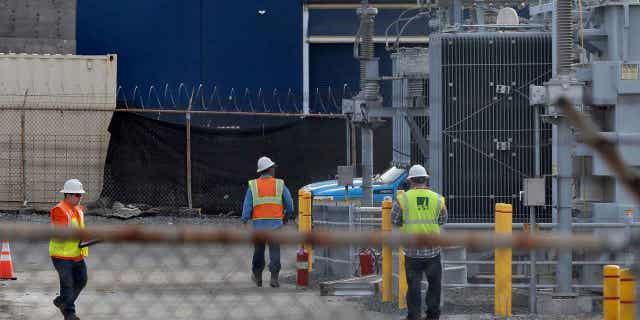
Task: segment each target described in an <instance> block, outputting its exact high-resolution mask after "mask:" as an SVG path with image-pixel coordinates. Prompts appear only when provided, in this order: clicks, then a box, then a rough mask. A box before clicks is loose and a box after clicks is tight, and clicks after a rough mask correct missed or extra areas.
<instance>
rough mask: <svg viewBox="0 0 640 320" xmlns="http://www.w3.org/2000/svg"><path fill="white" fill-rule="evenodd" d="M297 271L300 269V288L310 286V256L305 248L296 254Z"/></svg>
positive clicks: (298, 282)
mask: <svg viewBox="0 0 640 320" xmlns="http://www.w3.org/2000/svg"><path fill="white" fill-rule="evenodd" d="M296 269H298V280H297V284H298V286H300V287H308V286H309V254H308V253H307V251H305V250H304V248H300V249H298V252H297V253H296Z"/></svg>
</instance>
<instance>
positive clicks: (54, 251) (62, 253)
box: [49, 202, 89, 259]
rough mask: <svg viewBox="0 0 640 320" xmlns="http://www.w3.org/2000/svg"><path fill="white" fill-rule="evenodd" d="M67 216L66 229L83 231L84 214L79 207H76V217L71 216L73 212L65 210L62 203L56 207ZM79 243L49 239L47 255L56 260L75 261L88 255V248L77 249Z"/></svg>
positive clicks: (76, 241) (65, 207)
mask: <svg viewBox="0 0 640 320" xmlns="http://www.w3.org/2000/svg"><path fill="white" fill-rule="evenodd" d="M56 207H58V208H60V209H62V211H63V212H64V213H65V214H66V215H67V227H69V228H77V229H84V212H83V211H82V209H81V208H80V207H79V206H76V210H77V211H78V217H77V218H76V217H75V216H74V215H73V211H71V209H69V208H67V206H66V205H64V204H63V203H62V202H60V203H58V205H57V206H56ZM79 244H80V241H78V240H64V239H56V238H54V239H51V241H49V255H51V256H52V257H58V258H69V259H76V258H82V257H86V256H88V255H89V248H82V249H80V248H78V245H79Z"/></svg>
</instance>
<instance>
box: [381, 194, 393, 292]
mask: <svg viewBox="0 0 640 320" xmlns="http://www.w3.org/2000/svg"><path fill="white" fill-rule="evenodd" d="M392 205H393V203H392V202H391V198H389V197H386V198H385V199H384V201H383V202H382V231H383V232H391V207H392ZM392 272H393V254H392V252H391V247H390V246H389V245H388V244H386V243H385V244H383V245H382V302H390V301H391V300H392V299H393V285H392V284H391V281H393V280H392V279H393V274H392Z"/></svg>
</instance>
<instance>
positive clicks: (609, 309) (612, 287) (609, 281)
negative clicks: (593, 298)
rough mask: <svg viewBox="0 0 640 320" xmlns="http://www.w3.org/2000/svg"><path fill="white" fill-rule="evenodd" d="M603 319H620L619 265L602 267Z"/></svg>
mask: <svg viewBox="0 0 640 320" xmlns="http://www.w3.org/2000/svg"><path fill="white" fill-rule="evenodd" d="M602 277H603V278H604V279H603V288H602V296H603V299H604V301H603V302H602V307H603V309H604V320H618V319H620V267H619V266H615V265H606V266H604V267H603V268H602Z"/></svg>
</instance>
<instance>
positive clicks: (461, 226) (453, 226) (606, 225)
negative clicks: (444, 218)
mask: <svg viewBox="0 0 640 320" xmlns="http://www.w3.org/2000/svg"><path fill="white" fill-rule="evenodd" d="M524 225H525V224H524V223H514V224H513V229H523V228H524ZM536 225H537V227H538V228H540V229H554V228H555V227H556V226H557V224H555V223H538V224H536ZM442 227H443V228H444V229H448V230H490V229H493V228H494V224H493V223H447V224H445V225H443V226H442ZM572 227H573V228H574V229H600V228H601V229H621V228H626V227H627V224H626V223H616V222H595V223H594V222H585V223H582V222H580V223H573V224H572ZM631 227H633V228H638V227H640V223H633V224H631Z"/></svg>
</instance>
